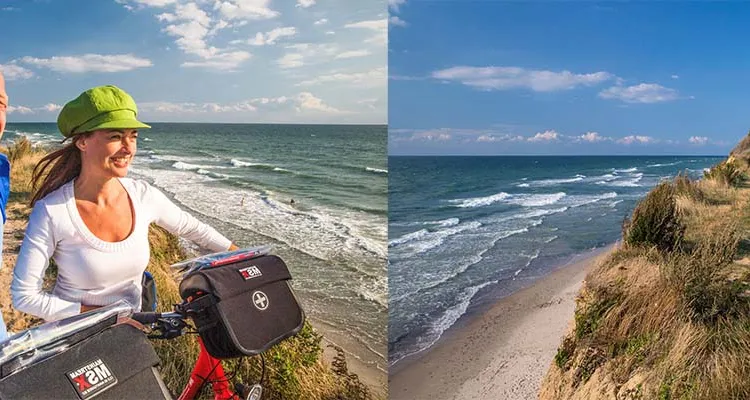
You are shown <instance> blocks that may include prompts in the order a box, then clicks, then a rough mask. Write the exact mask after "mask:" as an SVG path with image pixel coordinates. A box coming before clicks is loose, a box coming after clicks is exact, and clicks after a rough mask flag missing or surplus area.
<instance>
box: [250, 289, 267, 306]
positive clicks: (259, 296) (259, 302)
mask: <svg viewBox="0 0 750 400" xmlns="http://www.w3.org/2000/svg"><path fill="white" fill-rule="evenodd" d="M253 304H254V305H255V308H257V309H258V310H261V311H263V310H265V309H266V308H268V296H266V294H265V293H263V292H261V291H260V290H256V291H254V292H253Z"/></svg>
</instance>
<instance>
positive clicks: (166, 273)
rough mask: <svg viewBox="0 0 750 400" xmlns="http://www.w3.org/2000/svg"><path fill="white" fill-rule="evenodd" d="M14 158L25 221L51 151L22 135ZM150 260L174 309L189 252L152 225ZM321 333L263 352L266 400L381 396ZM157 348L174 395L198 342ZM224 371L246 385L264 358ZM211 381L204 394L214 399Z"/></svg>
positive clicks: (22, 323) (14, 185) (165, 307)
mask: <svg viewBox="0 0 750 400" xmlns="http://www.w3.org/2000/svg"><path fill="white" fill-rule="evenodd" d="M0 151H1V152H3V153H4V154H6V155H8V158H9V159H10V160H12V161H11V162H12V163H11V198H10V199H9V208H11V207H12V208H14V209H17V211H15V212H14V214H13V215H10V216H9V217H10V218H19V219H27V218H28V215H29V214H30V209H29V208H28V207H27V204H28V201H29V198H30V194H31V189H32V188H31V184H30V182H31V172H32V169H33V167H34V165H35V164H36V163H37V162H38V161H39V160H40V159H41V158H42V157H43V156H44V155H45V154H47V151H48V149H45V148H38V147H34V146H31V144H30V142H29V141H28V140H27V139H25V138H21V139H19V140H18V141H17V142H16V143H14V145H12V146H11V147H10V148H0ZM149 242H150V244H151V258H150V261H149V264H148V267H147V270H148V271H149V272H151V273H152V274H153V276H154V279H155V281H156V285H157V290H158V311H170V310H172V306H173V305H174V304H176V303H179V302H180V301H181V299H180V297H179V290H178V288H179V283H178V279H179V277H178V276H177V275H175V274H174V272H173V271H171V270H170V268H169V265H170V264H172V263H175V262H178V261H181V260H184V259H185V258H186V257H187V255H186V253H185V252H184V250H183V249H182V248H181V247H180V242H179V239H178V238H177V237H175V236H174V235H171V234H170V233H169V232H167V231H166V230H164V229H162V228H160V227H158V226H156V225H152V226H151V227H150V228H149ZM55 272H56V269H55V268H54V265H52V266H51V268H49V270H48V275H49V276H48V279H47V282H48V286H51V284H52V283H53V282H54V278H55ZM40 322H41V321H40V320H38V319H37V318H33V317H30V316H26V315H22V316H21V317H20V318H18V319H14V329H15V330H20V329H25V328H28V327H30V326H33V325H36V324H38V323H40ZM321 343H322V336H321V335H320V334H319V333H318V332H317V331H316V330H315V329H314V328H313V327H312V326H311V325H310V324H309V323H308V322H306V323H305V326H304V328H303V329H302V331H301V332H300V333H299V334H298V335H296V336H294V337H292V338H290V339H287V340H285V341H283V342H282V343H280V344H278V345H276V346H274V347H273V348H271V349H270V350H269V351H268V352H267V353H266V354H265V356H264V357H265V364H266V375H265V381H264V385H263V386H264V395H263V398H264V399H269V400H270V399H320V400H327V399H355V400H369V399H375V398H377V396H376V395H375V394H373V393H372V391H371V390H370V389H369V388H368V387H367V386H365V385H364V384H363V383H362V382H360V380H359V378H358V376H357V375H356V374H352V373H350V372H349V371H348V369H347V367H346V359H345V357H344V353H343V350H341V349H335V350H336V351H337V354H338V355H337V356H336V357H335V358H334V359H333V360H331V361H330V362H329V361H326V360H325V359H324V358H323V357H322V354H323V353H322V352H323V349H322V344H321ZM153 344H154V347H155V349H156V352H157V354H158V355H159V357H160V359H161V364H160V366H159V370H160V372H161V374H162V377H163V379H164V382H165V384H166V385H167V387H168V388H169V390H170V391H171V392H172V394H173V395H174V396H175V397H176V396H177V395H179V394H180V393H181V391H182V389H183V388H184V387H185V384H186V383H187V379H188V377H189V374H190V372H191V370H192V368H193V365H194V363H195V360H196V359H197V357H198V351H199V349H198V344H197V341H196V336H195V335H185V336H182V337H180V338H177V339H173V340H154V341H153ZM223 366H224V369H225V372H226V373H227V375H228V376H232V375H233V376H234V377H235V379H236V380H239V381H242V382H244V383H247V384H254V383H257V382H258V380H259V379H260V372H261V368H260V367H261V359H260V357H253V358H243V359H234V360H228V361H224V363H223ZM208 386H209V385H207V387H206V388H204V389H203V391H202V393H201V396H200V398H201V399H212V398H213V396H212V395H210V396H209V394H210V393H211V392H210V390H209V388H208Z"/></svg>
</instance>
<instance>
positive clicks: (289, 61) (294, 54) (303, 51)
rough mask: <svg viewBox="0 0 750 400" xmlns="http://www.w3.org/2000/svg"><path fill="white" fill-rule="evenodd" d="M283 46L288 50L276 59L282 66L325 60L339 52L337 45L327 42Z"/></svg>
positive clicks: (295, 66) (302, 64)
mask: <svg viewBox="0 0 750 400" xmlns="http://www.w3.org/2000/svg"><path fill="white" fill-rule="evenodd" d="M285 48H286V49H287V50H288V51H289V52H288V53H287V54H285V55H284V56H283V57H281V58H280V59H278V60H277V61H276V63H277V64H278V65H279V66H281V67H282V68H299V67H302V66H304V65H308V64H316V63H317V62H324V61H325V62H327V61H330V60H331V58H333V57H334V56H335V55H336V54H338V52H339V49H338V46H336V45H333V44H329V43H295V44H291V45H288V46H285Z"/></svg>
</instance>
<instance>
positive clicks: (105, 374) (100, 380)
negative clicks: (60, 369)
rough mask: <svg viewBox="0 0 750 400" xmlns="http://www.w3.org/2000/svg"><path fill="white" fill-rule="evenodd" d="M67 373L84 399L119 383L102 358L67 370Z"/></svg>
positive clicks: (79, 395)
mask: <svg viewBox="0 0 750 400" xmlns="http://www.w3.org/2000/svg"><path fill="white" fill-rule="evenodd" d="M65 375H66V376H67V377H68V379H69V380H70V382H71V383H72V384H73V387H74V388H75V389H76V392H77V393H78V397H80V398H81V399H83V400H86V399H90V398H92V397H94V396H95V395H97V394H99V393H101V392H103V391H105V390H107V389H108V388H110V387H112V386H114V385H115V384H117V378H116V377H115V376H114V374H112V371H111V370H110V369H109V367H107V365H106V364H104V361H102V360H101V358H100V359H97V360H96V361H92V362H90V363H88V364H86V365H84V366H82V367H80V368H76V369H74V370H73V371H69V372H66V373H65Z"/></svg>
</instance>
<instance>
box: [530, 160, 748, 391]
mask: <svg viewBox="0 0 750 400" xmlns="http://www.w3.org/2000/svg"><path fill="white" fill-rule="evenodd" d="M738 165H740V164H739V163H737V162H736V161H734V160H733V159H731V158H730V159H728V161H727V162H723V163H720V164H718V165H717V166H715V167H714V168H713V169H712V170H711V171H710V172H707V173H706V174H705V175H704V178H703V179H701V180H699V181H691V180H690V179H689V178H688V177H687V176H684V175H680V176H678V177H677V178H675V179H674V181H664V182H662V183H660V184H659V185H657V186H656V187H655V188H654V189H653V190H652V191H651V192H649V194H648V195H647V196H646V197H645V198H644V199H643V200H641V202H639V203H638V205H637V206H636V208H635V210H634V211H633V214H632V216H631V218H630V219H629V220H627V221H626V223H625V224H624V229H623V243H622V246H620V248H618V249H616V250H614V251H613V252H612V253H611V254H610V255H609V256H608V258H607V259H605V260H604V261H603V262H601V264H600V265H598V267H597V268H596V269H595V270H594V271H593V272H592V273H590V274H589V276H588V277H587V279H586V282H585V284H584V287H583V289H582V290H581V292H580V293H579V296H578V298H577V305H576V311H575V316H574V323H575V324H574V327H573V329H572V332H570V333H569V334H568V335H567V336H566V337H565V338H564V339H563V341H562V343H561V344H560V347H559V348H558V352H557V354H556V356H555V359H554V362H553V364H552V365H551V366H550V370H549V371H548V374H547V376H546V377H545V380H544V383H543V386H542V391H541V393H542V396H541V398H543V399H552V398H554V399H584V398H602V399H665V400H666V399H748V398H750V357H749V356H748V355H750V257H748V256H750V251H749V250H750V246H749V245H748V243H749V242H748V240H749V239H750V200H749V199H750V190H749V189H746V188H744V185H745V184H746V181H745V179H746V178H745V177H746V176H747V170H746V169H744V167H742V168H741V167H738Z"/></svg>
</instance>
